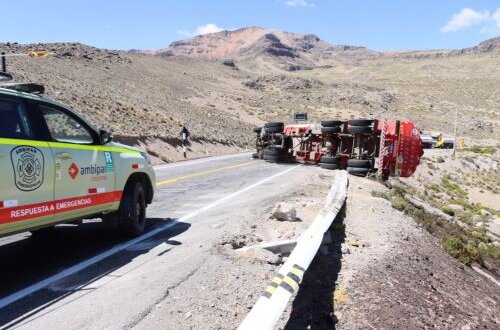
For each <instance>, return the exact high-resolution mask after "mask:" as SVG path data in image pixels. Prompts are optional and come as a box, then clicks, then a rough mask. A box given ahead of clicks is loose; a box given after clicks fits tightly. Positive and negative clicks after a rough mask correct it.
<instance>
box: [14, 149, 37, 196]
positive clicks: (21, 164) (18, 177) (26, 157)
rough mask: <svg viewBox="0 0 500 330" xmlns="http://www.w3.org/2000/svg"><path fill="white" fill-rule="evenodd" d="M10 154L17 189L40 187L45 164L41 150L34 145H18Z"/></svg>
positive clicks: (26, 189)
mask: <svg viewBox="0 0 500 330" xmlns="http://www.w3.org/2000/svg"><path fill="white" fill-rule="evenodd" d="M10 156H11V159H12V166H13V167H14V175H15V178H14V181H15V183H16V187H17V189H19V190H22V191H32V190H36V189H38V188H40V186H41V185H42V183H43V169H44V165H45V160H44V158H43V154H42V152H41V151H40V150H38V149H37V148H34V147H30V146H19V147H16V148H14V149H12V151H11V152H10Z"/></svg>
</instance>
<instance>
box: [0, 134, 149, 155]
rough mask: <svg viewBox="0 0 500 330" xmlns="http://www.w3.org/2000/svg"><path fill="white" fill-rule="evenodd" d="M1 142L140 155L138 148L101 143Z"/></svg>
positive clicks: (2, 140) (16, 140) (0, 141)
mask: <svg viewBox="0 0 500 330" xmlns="http://www.w3.org/2000/svg"><path fill="white" fill-rule="evenodd" d="M0 144H3V145H13V146H19V145H23V146H30V147H40V148H47V145H48V146H50V147H51V148H65V149H76V150H91V151H93V150H97V151H109V152H120V153H126V154H134V155H139V154H140V152H139V151H136V150H130V149H127V148H120V147H108V146H100V145H87V144H73V143H63V142H47V141H36V140H18V139H4V138H0Z"/></svg>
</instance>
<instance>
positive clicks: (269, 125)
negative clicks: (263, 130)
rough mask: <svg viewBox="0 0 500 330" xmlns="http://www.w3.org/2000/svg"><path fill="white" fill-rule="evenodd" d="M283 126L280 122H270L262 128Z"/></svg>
mask: <svg viewBox="0 0 500 330" xmlns="http://www.w3.org/2000/svg"><path fill="white" fill-rule="evenodd" d="M283 126H285V124H284V123H282V122H280V121H272V122H269V123H265V124H264V127H283Z"/></svg>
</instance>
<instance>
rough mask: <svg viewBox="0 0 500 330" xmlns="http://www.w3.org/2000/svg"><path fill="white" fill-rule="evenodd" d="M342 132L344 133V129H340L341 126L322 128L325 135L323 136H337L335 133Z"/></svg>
mask: <svg viewBox="0 0 500 330" xmlns="http://www.w3.org/2000/svg"><path fill="white" fill-rule="evenodd" d="M341 131H342V128H340V126H335V127H321V133H323V134H335V133H340V132H341Z"/></svg>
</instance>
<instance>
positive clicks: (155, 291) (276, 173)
mask: <svg viewBox="0 0 500 330" xmlns="http://www.w3.org/2000/svg"><path fill="white" fill-rule="evenodd" d="M307 172H309V170H308V169H307V168H306V167H301V166H297V165H293V164H292V165H285V164H280V165H277V164H269V163H266V162H263V161H259V160H251V159H250V155H249V154H240V155H232V156H224V157H213V158H207V159H202V160H195V161H189V162H184V163H178V164H171V165H164V166H159V167H157V175H158V190H157V192H156V196H155V200H154V203H153V204H152V205H151V206H150V207H149V208H148V219H149V226H148V230H147V233H146V234H145V235H143V236H142V237H140V238H138V239H134V240H127V239H125V238H124V237H122V236H121V235H120V234H119V233H117V231H116V228H115V227H114V226H113V225H106V224H102V223H99V222H85V223H84V224H82V225H79V226H72V225H61V226H58V227H57V228H56V230H55V231H54V232H53V233H51V234H49V235H47V236H44V237H36V238H35V237H30V234H20V235H16V236H12V237H8V238H3V239H0V262H1V263H2V272H1V273H0V308H1V310H0V325H1V326H0V327H1V328H23V329H41V328H50V329H58V328H64V329H81V328H113V329H115V328H123V327H133V326H134V325H136V324H138V323H139V322H140V321H141V319H143V318H144V316H145V315H147V314H148V312H149V310H150V309H151V308H153V306H154V305H155V304H156V302H158V301H161V300H162V299H163V298H164V297H165V296H166V295H167V294H168V290H169V288H172V287H175V286H176V285H178V284H179V283H182V282H183V281H184V280H186V279H187V278H189V276H190V275H191V274H193V273H194V272H196V271H197V270H198V267H199V265H200V264H201V263H202V262H203V260H204V259H206V257H207V255H208V254H209V253H210V249H211V247H212V246H213V244H214V243H215V242H217V240H219V239H220V238H221V237H222V236H223V235H224V234H227V233H230V234H235V233H237V232H238V228H239V226H240V225H241V223H240V222H239V219H240V218H243V217H245V216H246V217H248V216H252V215H253V214H261V213H263V210H265V209H269V208H270V207H272V205H273V204H274V202H275V201H277V200H280V199H281V198H282V192H284V191H287V190H290V189H293V188H294V187H295V186H296V185H297V184H301V183H302V182H301V181H300V180H301V179H300V177H301V176H302V175H304V174H305V173H307ZM10 302H12V303H10ZM9 303H10V304H9ZM69 316H71V317H69Z"/></svg>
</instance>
